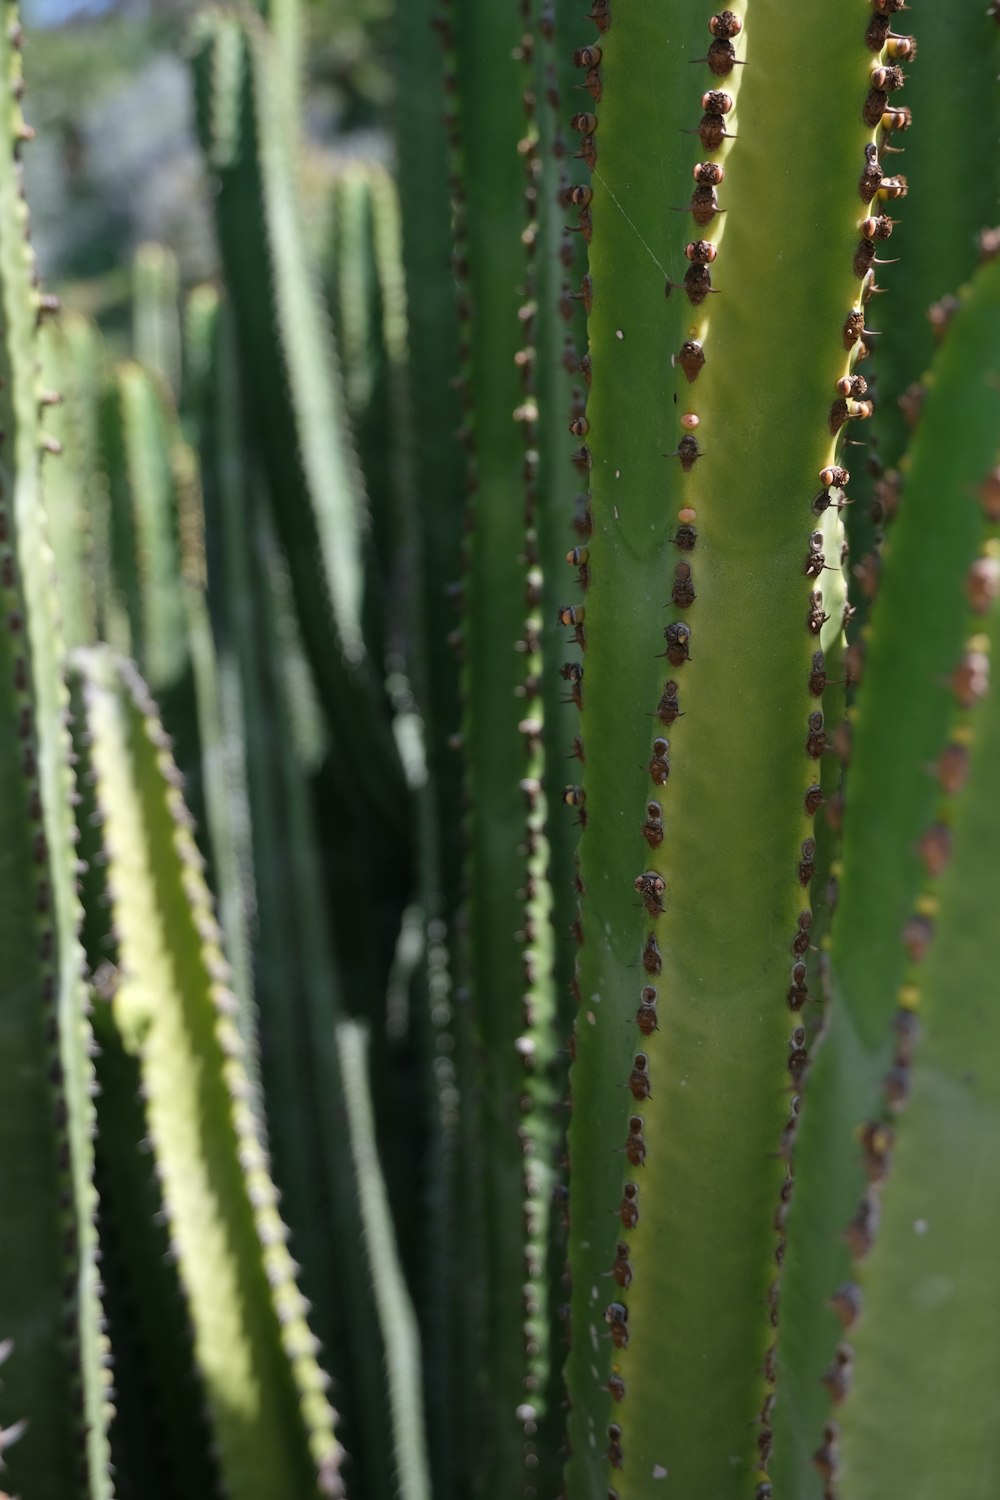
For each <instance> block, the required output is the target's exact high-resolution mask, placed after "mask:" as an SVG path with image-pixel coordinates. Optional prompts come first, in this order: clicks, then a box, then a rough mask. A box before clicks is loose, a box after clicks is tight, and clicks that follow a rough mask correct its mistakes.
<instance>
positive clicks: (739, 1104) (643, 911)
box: [567, 0, 879, 1500]
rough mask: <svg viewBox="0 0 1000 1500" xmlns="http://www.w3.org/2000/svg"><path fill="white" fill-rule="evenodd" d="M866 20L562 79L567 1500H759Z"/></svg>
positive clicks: (851, 333) (685, 46)
mask: <svg viewBox="0 0 1000 1500" xmlns="http://www.w3.org/2000/svg"><path fill="white" fill-rule="evenodd" d="M867 14H870V13H867ZM867 14H866V11H865V9H864V8H863V7H860V6H858V7H850V6H848V7H845V6H843V5H839V4H834V3H822V4H816V5H813V6H811V7H810V8H809V15H808V16H806V15H805V14H803V13H802V12H801V11H797V12H795V13H790V12H789V11H788V9H787V7H785V6H782V5H778V4H775V3H769V0H750V3H747V4H744V5H739V6H736V7H734V10H732V11H724V12H720V13H719V14H718V15H716V16H714V17H712V19H711V25H710V28H709V31H706V21H708V20H709V16H708V14H707V9H706V8H705V7H703V6H701V5H695V4H689V5H685V6H683V7H673V8H672V13H671V15H670V16H669V17H666V16H663V17H661V16H659V15H656V14H653V13H651V12H650V11H649V10H648V9H647V8H645V7H641V6H639V5H637V4H634V3H629V0H619V3H617V4H613V5H611V6H610V7H609V6H608V5H607V4H604V3H600V0H599V3H597V4H595V6H594V10H593V18H594V20H595V21H596V23H597V34H596V36H593V34H592V37H593V41H592V43H591V45H592V46H593V47H596V48H597V49H599V51H592V52H591V53H590V54H588V55H587V56H586V57H581V61H582V62H584V63H585V64H586V65H587V66H588V67H597V68H598V69H599V75H600V90H599V99H598V101H597V103H596V107H595V109H594V111H593V114H592V115H591V116H590V117H588V118H587V119H585V120H581V121H580V122H579V124H580V128H581V129H582V131H583V141H584V147H583V154H584V158H585V161H586V163H587V165H588V166H590V168H591V180H590V184H589V186H590V188H591V190H592V198H591V199H590V202H589V204H588V208H589V213H590V217H591V222H592V241H591V246H590V271H589V280H588V283H587V284H586V286H585V288H584V291H585V296H586V299H587V300H588V301H589V303H590V304H591V311H590V318H589V337H590V351H589V352H590V358H591V365H592V382H593V384H592V391H591V395H590V399H589V401H588V405H587V422H588V426H589V430H588V431H587V434H586V446H585V451H584V453H583V454H582V455H578V461H580V462H582V463H583V464H584V465H586V466H589V470H590V486H591V514H592V528H593V534H592V536H591V539H590V542H589V549H590V552H589V583H590V587H589V591H588V593H587V597H586V617H585V623H584V632H585V644H586V650H585V653H584V661H585V674H586V675H585V689H584V705H583V713H582V733H583V751H584V754H585V757H586V769H585V772H584V786H585V790H586V799H587V801H586V805H587V815H588V818H587V829H586V832H585V834H584V837H583V840H582V844H581V874H582V880H583V885H584V894H583V897H582V937H583V947H582V950H581V954H580V962H579V968H578V982H579V992H580V994H579V999H580V1009H579V1015H578V1020H577V1027H576V1053H577V1061H576V1064H575V1067H574V1070H573V1074H572V1095H573V1123H572V1127H571V1134H570V1156H571V1168H572V1173H573V1177H572V1179H571V1180H572V1182H573V1188H572V1194H571V1205H570V1206H571V1239H570V1269H571V1273H572V1282H573V1313H572V1333H573V1345H572V1350H571V1354H570V1359H569V1363H568V1366H567V1381H568V1387H569V1394H570V1397H571V1399H572V1402H573V1412H572V1417H571V1429H570V1430H571V1446H572V1452H571V1457H570V1460H569V1466H568V1469H567V1488H568V1491H569V1493H570V1494H571V1495H572V1496H573V1500H584V1497H586V1500H591V1497H593V1500H598V1497H600V1500H604V1496H605V1495H606V1494H608V1493H609V1486H611V1487H612V1492H613V1493H614V1494H616V1495H617V1496H620V1497H621V1500H639V1497H643V1500H644V1497H646V1496H652V1495H657V1494H660V1493H664V1492H665V1491H666V1489H667V1487H666V1486H664V1485H662V1484H661V1481H664V1480H667V1479H669V1481H670V1487H669V1492H671V1493H677V1494H679V1495H680V1494H686V1495H699V1496H701V1495H705V1496H708V1495H711V1496H713V1497H716V1500H724V1497H728V1496H732V1497H737V1496H745V1495H747V1494H749V1493H751V1492H752V1490H753V1488H754V1484H755V1482H756V1483H759V1484H760V1485H761V1486H762V1487H763V1488H762V1490H761V1493H767V1489H766V1486H767V1484H768V1481H767V1479H766V1466H767V1459H768V1453H769V1447H770V1419H771V1410H772V1406H773V1396H774V1388H773V1382H774V1352H773V1350H774V1344H775V1340H776V1337H777V1325H778V1320H779V1277H780V1266H781V1259H782V1256H783V1250H784V1239H783V1233H782V1229H781V1224H782V1214H783V1209H784V1203H785V1200H786V1199H787V1196H788V1192H789V1190H790V1186H791V1182H790V1176H789V1173H788V1169H787V1165H786V1161H785V1160H784V1159H783V1158H784V1157H785V1156H786V1154H787V1149H788V1144H789V1142H790V1139H791V1135H792V1133H793V1130H794V1118H795V1108H796V1099H795V1096H796V1093H797V1089H798V1085H799V1083H800V1081H801V1078H802V1075H803V1072H804V1068H805V1063H806V1055H807V1054H806V1046H805V1032H804V1030H802V1029H801V1027H800V1026H799V1015H798V1012H799V1010H800V1009H801V1007H802V1005H803V1003H804V1000H805V998H806V991H805V987H804V980H803V976H802V971H801V970H800V968H799V951H800V948H801V947H802V934H803V932H804V931H806V930H807V928H808V923H809V921H810V916H809V915H807V913H808V912H809V891H808V886H809V883H810V881H811V878H812V875H813V871H814V864H815V844H814V842H813V835H812V814H813V813H814V811H815V809H816V806H817V802H818V797H819V793H818V791H814V790H812V789H813V788H814V786H815V784H816V783H817V782H818V780H819V777H818V774H817V771H816V765H817V759H818V757H819V755H821V754H822V753H823V750H824V748H825V734H824V729H823V720H822V714H821V711H820V706H819V700H818V697H817V694H818V693H821V692H822V690H823V687H824V669H823V659H822V655H819V656H817V653H818V652H820V653H821V652H822V648H823V646H824V643H825V641H826V639H827V636H828V634H829V632H833V631H836V630H837V629H838V628H839V624H840V622H839V620H837V619H831V620H829V621H828V620H827V619H826V615H827V613H828V611H829V605H828V604H826V603H825V596H828V594H829V591H828V589H826V588H824V584H823V578H824V577H825V576H826V575H825V574H824V573H823V571H822V570H823V569H824V567H825V566H826V565H827V564H829V565H832V566H833V567H835V568H836V566H837V565H838V564H839V525H838V521H837V505H836V502H837V500H838V497H839V493H840V491H839V489H838V485H840V484H842V483H843V482H845V475H844V474H843V473H840V472H838V470H839V468H840V465H839V463H838V457H839V454H838V445H839V441H840V439H839V438H838V436H837V434H838V433H840V435H841V437H842V435H843V434H842V427H843V423H844V421H845V420H846V419H847V418H849V417H850V416H852V415H856V416H862V415H864V414H865V413H866V412H867V407H866V405H865V404H864V402H863V401H861V400H860V399H858V397H859V395H860V393H861V390H862V385H863V383H862V384H858V383H857V382H856V380H855V377H853V376H852V375H851V374H850V365H851V360H852V355H851V353H850V352H849V350H850V348H851V347H853V346H854V345H855V344H856V341H857V334H858V331H859V330H860V327H861V316H860V314H861V306H862V302H861V293H862V287H863V286H864V285H865V284H866V277H867V273H868V272H869V269H870V266H871V261H872V259H874V239H873V236H874V233H875V231H874V230H872V229H870V228H869V233H868V234H865V235H860V236H859V225H860V224H861V223H862V222H863V221H864V220H865V219H866V217H867V216H868V213H869V210H868V201H867V200H866V198H865V196H864V194H865V192H867V185H868V183H869V182H870V181H872V180H874V177H875V174H876V173H877V172H878V171H879V168H878V163H877V156H876V153H875V150H874V147H873V143H872V136H873V128H872V126H871V125H869V124H867V123H866V122H865V120H864V118H863V110H864V109H865V108H866V101H867V112H868V114H869V115H871V114H872V112H873V109H874V105H873V103H872V102H871V101H870V100H869V99H868V95H869V90H870V87H871V85H870V80H869V76H868V75H869V69H870V66H871V53H870V52H869V51H868V49H867V48H866V46H865V44H864V30H865V23H866V19H867ZM820 34H822V38H823V41H822V46H819V45H817V36H818V35H820ZM580 40H581V41H588V42H590V39H588V38H584V37H581V38H580ZM790 59H794V66H793V67H792V70H791V74H790V72H789V69H790V66H791V64H790ZM699 60H700V61H699ZM792 75H793V76H792ZM777 79H787V87H784V86H783V87H778V86H776V80H777ZM819 98H823V99H825V100H828V101H835V102H834V103H833V104H831V106H830V107H829V108H825V109H823V110H816V109H813V108H812V107H811V101H813V100H815V99H819ZM685 130H687V131H688V132H689V133H688V134H683V133H682V132H683V131H685ZM866 148H869V149H868V150H867V154H866ZM865 172H867V173H868V177H867V179H865V178H864V177H863V174H864V173H865ZM692 175H693V182H692ZM685 206H687V209H688V211H687V212H685V213H678V212H675V210H678V209H683V208H685ZM868 279H870V278H868ZM665 290H666V293H667V296H666V298H664V291H665ZM838 382H845V384H844V385H843V386H842V387H841V388H840V389H838ZM818 476H820V477H819V478H818ZM664 645H665V648H666V650H665V657H664ZM812 716H815V717H812ZM755 1475H756V1479H755Z"/></svg>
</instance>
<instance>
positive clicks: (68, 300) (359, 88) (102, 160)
mask: <svg viewBox="0 0 1000 1500" xmlns="http://www.w3.org/2000/svg"><path fill="white" fill-rule="evenodd" d="M197 8H198V7H197V5H196V3H195V0H147V3H144V0H118V3H111V4H106V3H103V0H83V3H79V4H77V3H74V0H31V3H29V4H26V5H25V6H24V7H23V9H22V17H23V21H24V27H25V32H26V38H27V40H26V58H25V67H26V71H27V75H28V79H29V84H30V99H29V101H28V114H29V118H30V120H31V124H32V126H33V128H34V130H35V132H36V138H35V142H34V145H33V148H32V150H31V151H30V152H27V153H26V155H25V162H24V171H25V184H26V191H27V196H28V202H29V205H30V207H31V216H32V239H33V243H34V247H35V253H36V256H37V258H38V262H39V269H40V271H41V274H42V279H43V281H44V283H45V284H46V285H47V286H48V287H50V288H52V289H54V290H56V291H58V292H59V294H60V296H61V297H62V299H63V301H64V303H65V304H66V305H67V307H69V308H71V309H74V310H77V311H80V312H83V313H86V314H88V315H89V316H91V317H94V318H95V319H96V320H97V321H98V322H99V323H100V325H101V328H102V330H103V331H104V333H105V336H106V337H107V338H108V339H109V341H110V343H109V348H110V352H111V353H112V354H122V353H124V352H125V350H126V349H127V347H128V344H129V336H130V322H131V296H132V286H131V275H132V273H131V266H132V260H133V256H134V252H135V250H136V248H137V247H138V246H139V245H141V244H143V243H144V242H146V241H155V242H157V243H158V244H161V245H165V246H167V247H168V248H169V249H170V250H172V251H173V252H174V254H175V255H176V257H177V260H178V265H179V268H180V275H181V280H182V283H183V284H184V285H186V286H190V285H193V284H194V283H196V282H198V281H201V280H204V279H205V278H207V277H211V276H212V275H213V274H214V273H215V272H216V270H217V264H216V251H215V245H214V239H213V234H212V230H211V225H210V207H209V203H208V199H207V187H206V183H205V178H204V173H203V167H202V160H201V155H200V152H199V150H198V145H197V141H196V139H195V132H194V118H193V100H192V93H191V81H190V71H189V68H188V65H187V62H186V60H185V56H184V37H185V32H186V29H187V26H188V23H189V21H190V19H191V17H192V15H193V14H194V12H195V11H196V9H197ZM392 9H393V7H392V0H309V3H308V4H307V5H306V6H305V7H304V12H305V16H306V21H307V25H308V30H309V35H308V42H307V45H306V47H305V49H304V53H305V57H306V66H307V77H306V81H305V93H304V104H305V110H304V121H305V131H304V135H305V139H304V141H303V163H302V169H303V170H302V187H303V190H304V192H305V193H306V195H307V197H306V213H307V222H308V223H309V224H310V225H311V226H312V227H313V228H314V229H315V232H316V235H317V238H318V237H319V236H320V235H321V234H322V232H323V229H324V224H325V218H324V208H325V205H326V204H327V202H328V200H329V191H330V184H331V180H332V176H333V173H334V170H335V167H336V164H337V162H338V161H339V160H342V159H343V158H344V157H345V156H352V155H361V156H364V157H365V158H366V159H368V160H371V159H372V158H375V159H380V158H382V159H384V158H385V157H386V156H387V155H388V153H389V151H390V149H391V147H390V138H389V134H388V132H387V129H386V122H387V118H388V113H389V110H390V108H391V104H392V87H393V79H392V71H391V46H392V36H391V25H390V21H391V15H392Z"/></svg>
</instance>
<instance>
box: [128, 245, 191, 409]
mask: <svg viewBox="0 0 1000 1500" xmlns="http://www.w3.org/2000/svg"><path fill="white" fill-rule="evenodd" d="M132 348H133V350H134V352H135V357H136V360H137V361H138V363H139V364H140V365H143V366H144V367H145V369H147V370H148V371H150V373H151V374H154V375H156V376H157V377H158V378H159V379H160V380H161V381H163V383H164V385H165V386H166V388H167V390H169V391H170V392H171V394H172V396H173V399H174V401H175V402H179V401H180V399H181V313H180V277H179V273H178V267H177V257H176V256H175V255H174V253H173V251H172V250H169V249H168V248H167V247H166V245H157V244H146V245H140V246H139V248H138V249H137V250H136V252H135V260H134V262H133V266H132Z"/></svg>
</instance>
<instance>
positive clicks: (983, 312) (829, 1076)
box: [775, 260, 1000, 1497]
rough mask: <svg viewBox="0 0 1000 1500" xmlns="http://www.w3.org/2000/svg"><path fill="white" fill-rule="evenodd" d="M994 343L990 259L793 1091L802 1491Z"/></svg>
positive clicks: (870, 680) (969, 327)
mask: <svg viewBox="0 0 1000 1500" xmlns="http://www.w3.org/2000/svg"><path fill="white" fill-rule="evenodd" d="M998 347H1000V261H997V260H993V261H992V262H990V263H989V264H987V265H985V266H984V267H983V268H982V269H981V270H980V271H979V272H978V274H977V276H976V277H975V279H974V281H973V283H972V284H971V286H970V287H969V289H968V290H967V291H966V292H964V293H963V294H962V296H961V298H960V305H959V307H958V309H957V311H956V313H955V315H954V317H953V319H952V321H951V324H950V327H949V331H948V335H947V338H946V339H945V341H944V343H943V345H942V347H941V348H940V350H939V351H938V354H937V357H936V359H935V362H934V365H933V366H932V369H931V372H930V373H929V375H928V377H927V398H926V401H925V402H924V406H923V410H922V412H921V416H920V422H919V425H918V428H917V431H916V433H915V435H914V440H913V444H912V447H911V450H910V455H909V460H908V463H907V466H906V470H905V480H904V492H905V504H903V505H901V507H900V513H899V516H898V518H897V520H896V521H895V522H894V524H893V529H892V533H891V539H890V542H889V543H888V544H887V548H886V557H885V563H884V568H883V577H882V584H881V588H880V593H879V598H878V604H877V608H876V612H875V617H874V621H873V626H872V629H871V630H870V632H868V633H867V638H866V639H864V645H865V650H864V667H863V677H862V683H861V688H860V692H859V696H858V701H857V705H856V710H857V712H856V719H855V722H854V726H853V735H852V764H851V769H850V774H849V778H848V783H847V797H846V806H845V812H844V844H843V854H842V860H841V864H840V868H839V870H838V880H839V886H840V900H839V904H838V908H837V912H836V917H835V922H834V927H833V932H832V947H831V951H830V956H829V963H830V975H831V981H830V982H831V995H832V1006H831V1015H830V1026H829V1030H828V1034H827V1036H826V1037H825V1040H824V1042H823V1045H822V1047H821V1048H820V1050H819V1053H818V1056H817V1059H816V1063H815V1066H814V1068H813V1069H812V1071H811V1074H810V1078H809V1083H808V1088H807V1091H806V1099H805V1104H804V1108H803V1116H802V1130H801V1134H800V1138H799V1141H798V1144H797V1149H796V1155H795V1175H796V1182H797V1187H796V1193H795V1196H794V1197H793V1200H792V1203H791V1205H790V1210H789V1218H788V1243H789V1247H790V1254H789V1257H788V1262H787V1265H786V1271H785V1282H784V1289H783V1297H784V1305H785V1307H786V1308H787V1310H788V1324H787V1329H786V1332H785V1335H784V1337H783V1339H782V1342H781V1345H780V1359H779V1388H780V1389H781V1390H782V1392H783V1394H782V1399H781V1400H780V1401H779V1403H778V1407H777V1411H776V1441H775V1480H776V1483H778V1484H789V1483H791V1482H792V1476H796V1482H797V1483H799V1484H800V1485H801V1487H802V1488H801V1492H802V1494H803V1495H804V1496H806V1497H810V1496H819V1495H820V1494H821V1493H822V1486H823V1480H822V1477H821V1475H820V1473H819V1472H818V1471H816V1470H815V1469H810V1468H809V1459H810V1456H811V1455H812V1453H813V1452H814V1451H815V1450H816V1448H817V1445H818V1444H819V1442H820V1433H821V1430H822V1426H823V1422H824V1421H825V1420H826V1419H827V1417H828V1415H829V1395H828V1393H827V1391H826V1390H825V1389H824V1387H823V1386H822V1384H821V1380H822V1377H823V1375H824V1373H825V1372H826V1370H827V1369H828V1367H829V1365H830V1362H831V1360H832V1359H833V1358H834V1350H835V1347H836V1345H837V1342H838V1339H839V1338H840V1337H841V1334H842V1330H841V1325H840V1323H839V1322H838V1318H837V1314H836V1310H835V1309H834V1308H831V1307H828V1306H825V1303H826V1300H827V1299H828V1298H829V1297H830V1296H831V1295H832V1293H833V1292H834V1291H835V1289H836V1288H837V1287H838V1286H840V1285H842V1284H843V1283H845V1282H848V1281H850V1280H852V1279H853V1278H852V1276H851V1263H850V1246H849V1244H848V1242H847V1240H845V1238H844V1236H845V1233H848V1234H849V1231H848V1226H849V1224H850V1223H851V1221H852V1219H853V1218H854V1216H855V1214H856V1212H857V1210H858V1206H859V1204H860V1203H861V1202H862V1199H863V1197H864V1193H865V1186H866V1180H867V1179H866V1157H865V1154H864V1152H863V1151H862V1150H860V1149H859V1148H858V1146H857V1145H856V1144H855V1141H856V1132H857V1131H858V1130H859V1129H860V1128H861V1127H862V1126H863V1125H864V1123H865V1122H866V1121H871V1120H873V1119H876V1118H878V1112H879V1109H880V1107H881V1098H882V1087H883V1079H884V1077H885V1075H886V1073H887V1071H888V1070H889V1069H890V1068H891V1066H892V1053H893V1016H894V1013H895V1011H896V1008H897V995H898V993H899V988H900V985H901V983H902V980H903V977H904V972H905V964H906V955H905V950H904V947H903V944H902V942H901V941H900V940H899V935H900V934H901V933H902V931H903V928H904V924H905V923H906V922H907V920H908V919H909V917H910V916H911V914H912V911H913V907H914V902H915V900H916V897H917V894H918V892H919V890H920V887H921V883H922V865H921V857H920V853H919V847H918V845H919V840H920V838H921V836H922V834H923V833H924V831H925V829H926V828H927V827H928V825H929V824H930V823H931V822H932V820H933V815H934V809H935V806H936V803H937V800H938V796H939V788H938V785H937V782H936V779H935V775H934V767H935V765H936V763H937V761H938V757H939V756H940V755H941V753H942V751H943V750H944V748H945V743H946V740H947V736H948V731H949V725H950V723H951V718H952V711H951V685H950V684H951V674H952V673H953V672H954V670H955V668H956V663H957V662H958V660H959V658H960V656H961V654H962V642H963V639H964V634H965V632H966V625H967V602H966V598H965V594H964V590H963V579H964V577H965V574H966V571H967V569H968V567H969V565H970V564H971V562H972V560H973V558H974V557H975V555H976V550H977V547H978V545H979V540H980V537H981V534H982V526H983V520H982V512H981V509H980V507H979V506H978V505H977V504H976V501H975V496H976V494H977V493H978V491H979V487H980V484H981V481H982V476H983V475H984V474H985V473H986V472H987V471H988V469H989V468H990V465H991V463H992V461H993V456H994V449H995V445H996V437H995V434H996V431H997V427H998V424H1000V388H998V384H997V382H996V379H995V372H996V369H997V353H996V351H997V349H998ZM915 621H917V622H919V626H918V628H916V629H915V628H914V622H915ZM785 1377H787V1378H785ZM803 1472H806V1473H807V1474H808V1475H809V1478H808V1479H807V1480H802V1479H801V1478H800V1477H799V1476H801V1475H802V1474H803Z"/></svg>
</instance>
